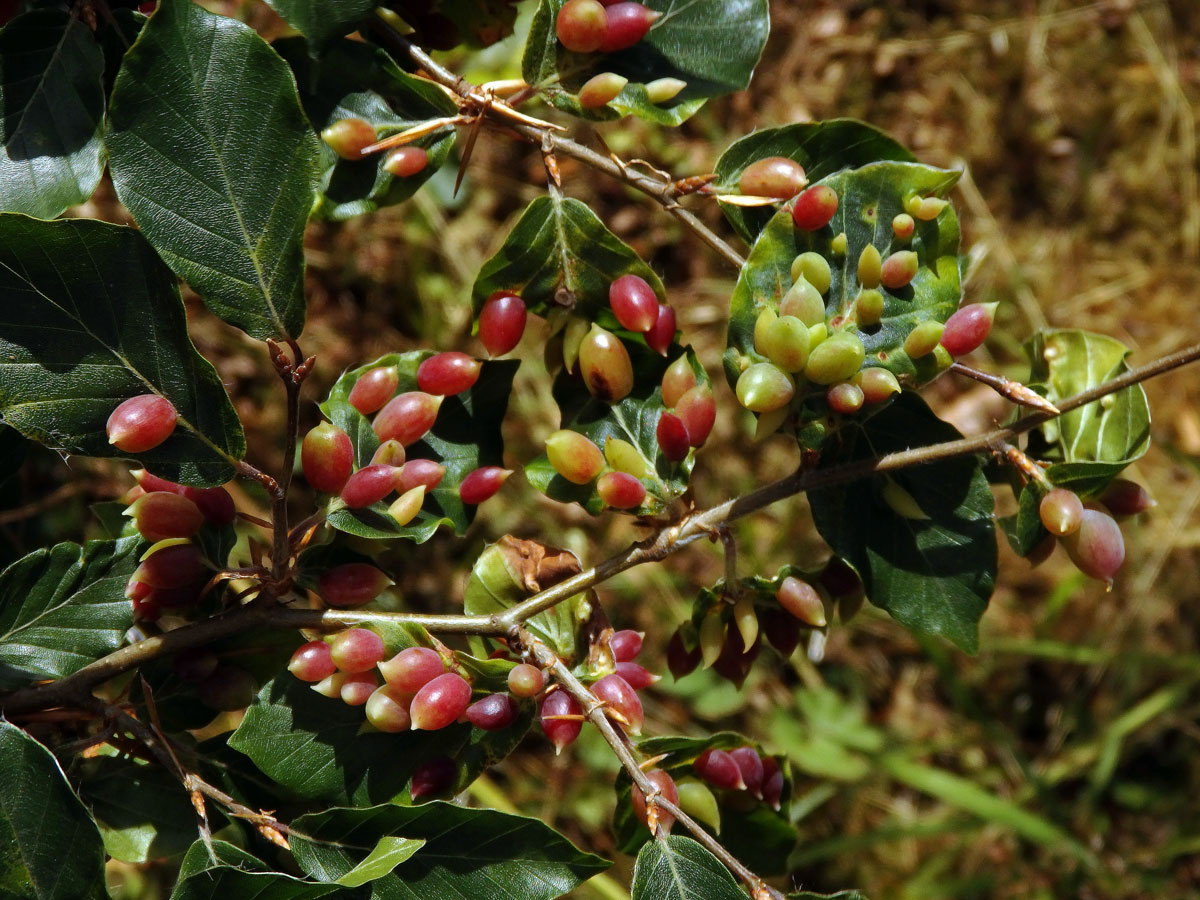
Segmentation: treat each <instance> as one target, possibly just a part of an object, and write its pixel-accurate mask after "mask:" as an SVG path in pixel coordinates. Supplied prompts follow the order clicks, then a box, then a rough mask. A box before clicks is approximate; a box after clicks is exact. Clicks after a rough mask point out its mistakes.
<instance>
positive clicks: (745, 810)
mask: <svg viewBox="0 0 1200 900" xmlns="http://www.w3.org/2000/svg"><path fill="white" fill-rule="evenodd" d="M738 747H752V748H753V749H754V750H755V751H756V752H757V753H758V754H759V755H760V756H761V757H764V758H765V757H766V756H768V755H770V754H767V753H766V752H765V751H764V750H763V748H762V747H761V746H759V745H758V744H756V743H755V742H754V741H752V740H750V739H749V738H747V737H744V736H743V735H740V734H738V733H737V732H733V731H719V732H717V733H715V734H711V735H707V736H705V737H699V738H692V737H683V736H666V737H652V738H646V739H645V740H642V741H638V750H639V751H641V752H642V753H644V754H645V756H646V757H647V758H653V757H656V756H659V755H660V754H665V755H666V756H665V758H664V759H663V760H662V761H660V762H659V763H658V766H657V767H658V768H660V769H662V770H663V771H665V772H666V773H667V774H669V775H670V776H671V777H672V778H673V779H674V780H675V781H676V783H678V782H679V781H681V780H683V779H687V778H692V779H695V780H698V781H702V779H700V778H699V776H698V775H697V774H696V772H695V770H694V769H693V768H692V763H693V762H695V760H696V757H698V756H699V755H700V754H701V753H703V752H704V751H705V750H708V749H710V748H711V749H715V750H726V751H728V750H734V749H737V748H738ZM775 759H776V762H777V763H779V764H780V765H781V768H782V769H783V771H784V790H783V799H784V801H785V805H783V806H782V807H781V808H782V809H783V810H786V809H787V806H786V800H787V798H788V797H790V794H791V767H790V765H789V764H788V763H787V760H786V759H783V758H782V757H776V758H775ZM631 787H632V782H631V781H630V779H629V775H628V774H627V773H626V772H624V771H621V772H619V773H618V774H617V779H616V786H615V789H616V795H617V803H616V806H615V807H614V810H613V833H614V835H615V836H616V840H617V846H618V847H619V848H620V850H621V852H622V853H630V854H633V853H637V852H638V848H639V847H642V846H643V845H644V844H646V843H647V842H648V843H651V844H652V843H654V841H652V840H650V832H649V831H648V830H647V828H646V826H645V825H643V824H642V823H641V822H640V821H639V820H638V819H637V817H636V816H635V815H634V811H633V802H632V800H631V799H630V791H631ZM710 788H711V789H712V791H713V792H714V794H716V795H717V799H718V803H719V805H720V810H721V833H720V835H719V836H717V835H714V836H717V837H718V839H719V840H720V841H721V845H722V846H724V847H725V849H727V850H728V851H729V852H730V853H732V854H733V855H734V856H735V857H737V858H738V859H739V860H741V861H742V862H743V863H745V864H746V865H747V866H749V867H750V868H751V869H752V870H753V871H754V872H756V873H757V874H759V875H776V874H781V873H783V872H784V871H786V869H785V864H786V861H787V856H788V853H790V852H791V851H792V849H793V848H794V847H795V846H796V829H795V828H793V827H792V826H791V825H790V824H788V821H787V816H786V814H785V813H783V812H777V811H776V810H774V809H773V808H772V807H771V806H770V805H769V804H767V803H764V802H763V801H761V800H759V799H758V798H757V797H754V796H753V795H752V794H749V793H747V792H746V791H744V790H743V791H736V790H730V791H724V790H720V789H718V788H713V787H711V785H710ZM735 798H736V800H735ZM730 800H735V802H728V801H730ZM736 801H744V802H736ZM751 801H752V802H751ZM676 828H677V829H680V830H682V829H681V826H678V825H677V826H676ZM706 830H708V831H710V832H712V829H711V828H707V829H706ZM702 896H705V897H707V896H708V895H707V894H705V895H702Z"/></svg>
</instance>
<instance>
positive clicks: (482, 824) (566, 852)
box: [291, 801, 610, 900]
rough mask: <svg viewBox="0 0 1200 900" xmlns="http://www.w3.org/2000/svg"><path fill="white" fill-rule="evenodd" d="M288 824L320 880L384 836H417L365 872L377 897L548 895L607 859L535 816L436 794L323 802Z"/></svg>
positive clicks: (535, 898) (301, 857)
mask: <svg viewBox="0 0 1200 900" xmlns="http://www.w3.org/2000/svg"><path fill="white" fill-rule="evenodd" d="M293 824H294V826H295V828H296V831H297V834H296V835H294V836H293V837H292V838H291V844H292V850H293V852H294V853H295V855H296V861H297V862H298V863H299V864H300V867H301V868H302V869H303V870H304V871H305V872H306V873H307V874H308V876H309V877H310V878H313V879H316V880H318V881H322V882H331V881H332V882H336V883H340V884H345V883H346V882H345V879H346V876H347V875H348V874H350V873H351V872H353V871H355V869H356V868H358V867H360V866H361V865H362V864H363V862H364V860H365V856H366V854H365V853H364V851H365V850H366V849H367V848H378V847H379V846H380V841H381V840H383V839H384V838H388V837H390V838H399V839H403V840H407V841H411V842H414V843H416V842H419V847H418V848H417V849H415V851H414V852H413V853H412V854H411V855H410V856H409V857H408V858H407V859H403V860H400V861H399V862H397V863H396V864H395V865H394V866H393V868H392V869H389V870H388V871H380V872H379V874H378V875H377V876H376V877H375V878H374V879H373V880H372V896H376V897H464V898H465V897H480V898H482V897H487V898H489V900H553V898H555V897H560V896H562V895H564V894H567V893H569V892H570V891H571V890H572V889H573V888H575V887H576V886H578V885H579V884H581V883H582V882H584V881H586V880H587V879H588V878H590V877H591V876H593V875H595V874H596V873H598V872H602V871H604V870H605V869H607V868H608V867H609V865H610V863H609V862H608V861H607V860H605V859H602V858H601V857H599V856H594V855H592V854H590V853H584V852H583V851H582V850H580V849H578V848H577V847H575V845H573V844H572V843H571V842H570V841H568V840H567V839H566V838H565V837H564V836H563V835H561V834H559V833H558V832H556V831H554V830H553V829H552V828H550V827H549V826H548V825H546V824H544V823H543V822H541V821H540V820H538V819H531V818H527V817H525V816H518V815H512V814H510V813H503V812H499V811H498V810H494V809H466V808H464V807H461V806H457V805H455V804H452V803H444V802H441V801H433V802H430V803H425V804H422V805H420V806H410V807H406V806H393V805H383V806H371V807H367V808H363V809H338V808H335V809H328V810H324V811H322V812H317V813H310V814H308V815H304V816H300V817H299V818H298V819H296V820H295V822H294V823H293ZM384 865H386V863H383V864H381V865H380V866H379V867H378V868H379V869H382V868H383V867H384Z"/></svg>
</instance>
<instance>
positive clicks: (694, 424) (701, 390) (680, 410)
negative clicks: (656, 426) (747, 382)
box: [675, 332, 808, 447]
mask: <svg viewBox="0 0 1200 900" xmlns="http://www.w3.org/2000/svg"><path fill="white" fill-rule="evenodd" d="M807 338H808V334H807V332H806V333H805V339H806V340H807ZM675 415H677V416H679V418H680V419H682V420H683V426H684V427H685V428H686V429H687V433H688V442H689V443H690V444H691V445H692V446H693V447H702V446H704V442H705V441H707V440H708V436H709V435H710V434H711V433H712V430H713V425H714V424H716V421H717V401H716V400H714V399H713V393H712V390H711V389H710V388H709V386H708V385H707V384H698V385H696V386H695V387H694V388H692V389H691V390H690V391H688V392H687V393H686V394H684V395H683V396H682V397H680V398H679V402H678V403H677V404H675Z"/></svg>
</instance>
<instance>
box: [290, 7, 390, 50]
mask: <svg viewBox="0 0 1200 900" xmlns="http://www.w3.org/2000/svg"><path fill="white" fill-rule="evenodd" d="M267 5H268V6H270V7H271V8H272V9H273V10H275V12H277V13H279V15H281V16H283V18H284V19H286V20H287V23H288V24H289V25H291V26H292V27H293V28H295V29H296V30H297V31H298V32H300V33H301V34H302V35H304V36H305V37H307V38H308V39H309V41H310V42H311V43H312V45H313V47H314V48H315V49H317V50H324V49H325V47H327V46H328V45H329V44H330V43H332V42H333V41H334V40H336V39H337V38H340V37H341V36H342V35H344V34H349V33H350V32H352V31H354V30H355V29H356V28H357V27H358V23H359V22H361V21H362V20H363V19H364V18H366V16H367V14H368V13H369V12H371V10H373V9H374V8H375V6H376V2H375V0H267Z"/></svg>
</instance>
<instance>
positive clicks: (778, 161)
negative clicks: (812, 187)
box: [738, 156, 808, 200]
mask: <svg viewBox="0 0 1200 900" xmlns="http://www.w3.org/2000/svg"><path fill="white" fill-rule="evenodd" d="M807 184H808V177H807V176H806V175H805V174H804V167H803V166H802V165H800V163H798V162H796V161H795V160H794V159H788V158H787V157H786V156H768V157H766V158H764V159H758V160H755V161H754V162H752V163H750V165H748V166H746V168H744V169H742V174H741V177H739V178H738V190H739V191H741V192H742V193H743V194H746V195H748V196H751V197H774V198H775V199H776V200H787V199H790V198H791V197H795V196H796V195H797V194H798V193H800V192H801V191H802V190H804V187H805V185H807Z"/></svg>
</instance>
